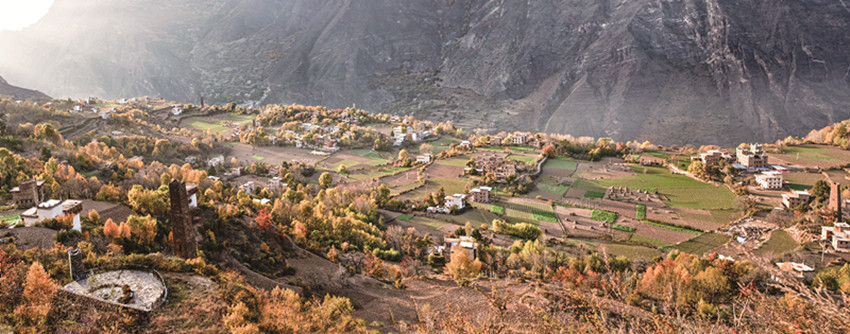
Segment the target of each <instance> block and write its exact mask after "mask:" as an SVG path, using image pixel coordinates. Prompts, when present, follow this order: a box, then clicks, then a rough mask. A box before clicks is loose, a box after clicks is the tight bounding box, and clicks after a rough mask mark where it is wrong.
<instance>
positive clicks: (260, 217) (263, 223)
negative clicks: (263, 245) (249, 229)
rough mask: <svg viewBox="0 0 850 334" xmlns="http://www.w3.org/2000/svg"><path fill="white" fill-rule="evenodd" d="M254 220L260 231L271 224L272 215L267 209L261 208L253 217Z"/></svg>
mask: <svg viewBox="0 0 850 334" xmlns="http://www.w3.org/2000/svg"><path fill="white" fill-rule="evenodd" d="M254 222H255V223H257V227H258V228H259V229H260V230H261V231H265V230H267V229H269V227H271V225H272V217H271V215H270V214H269V209H268V208H263V209H262V210H260V212H258V213H257V216H256V217H254Z"/></svg>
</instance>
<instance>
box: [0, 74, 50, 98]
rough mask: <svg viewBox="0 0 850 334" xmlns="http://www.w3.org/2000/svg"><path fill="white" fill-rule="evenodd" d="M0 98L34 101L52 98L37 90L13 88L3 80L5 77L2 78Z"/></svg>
mask: <svg viewBox="0 0 850 334" xmlns="http://www.w3.org/2000/svg"><path fill="white" fill-rule="evenodd" d="M0 96H8V97H11V98H14V99H23V100H33V101H37V100H49V99H50V96H47V95H45V94H44V93H42V92H39V91H37V90H31V89H26V88H21V87H16V86H12V85H10V84H9V83H8V82H6V79H3V77H0Z"/></svg>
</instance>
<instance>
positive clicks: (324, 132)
mask: <svg viewBox="0 0 850 334" xmlns="http://www.w3.org/2000/svg"><path fill="white" fill-rule="evenodd" d="M301 128H303V129H304V132H305V133H307V132H310V131H313V130H319V132H320V133H319V134H317V135H315V137H313V143H308V142H307V141H305V140H304V137H303V135H302V134H299V133H296V132H294V131H291V130H287V131H285V132H284V133H288V134H292V135H293V137H294V138H293V139H292V141H293V143H294V144H295V147H297V148H304V149H312V150H318V151H321V152H336V151H339V146H337V144H338V143H339V141H338V140H337V137H336V136H337V134H338V133H339V131H340V130H341V128H340V127H338V126H336V125H333V126H324V127H323V126H320V125H316V124H313V123H302V124H301ZM344 136H350V133H346V134H345V135H344ZM269 139H272V138H271V137H269ZM273 141H274V142H276V141H277V137H275V138H274V139H273Z"/></svg>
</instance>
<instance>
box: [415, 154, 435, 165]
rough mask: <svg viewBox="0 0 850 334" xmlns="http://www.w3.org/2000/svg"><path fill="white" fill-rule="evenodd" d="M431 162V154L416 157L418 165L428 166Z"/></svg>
mask: <svg viewBox="0 0 850 334" xmlns="http://www.w3.org/2000/svg"><path fill="white" fill-rule="evenodd" d="M429 162H431V154H430V153H426V154H423V155H419V156H417V157H416V163H422V164H427V163H429Z"/></svg>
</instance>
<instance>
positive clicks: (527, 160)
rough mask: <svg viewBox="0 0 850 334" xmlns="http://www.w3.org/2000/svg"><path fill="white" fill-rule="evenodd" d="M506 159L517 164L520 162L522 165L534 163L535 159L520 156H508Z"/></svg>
mask: <svg viewBox="0 0 850 334" xmlns="http://www.w3.org/2000/svg"><path fill="white" fill-rule="evenodd" d="M508 159H511V160H513V161H519V162H522V163H524V164H531V163H533V162H534V159H535V158H533V157H526V156H522V155H510V156H508Z"/></svg>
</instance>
